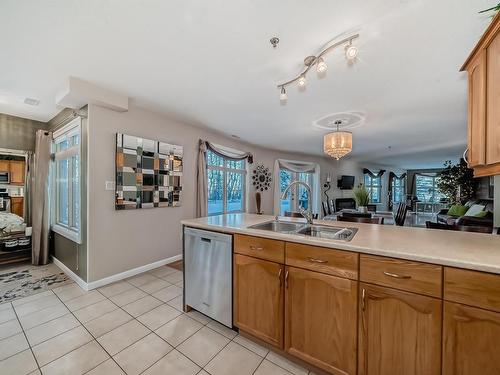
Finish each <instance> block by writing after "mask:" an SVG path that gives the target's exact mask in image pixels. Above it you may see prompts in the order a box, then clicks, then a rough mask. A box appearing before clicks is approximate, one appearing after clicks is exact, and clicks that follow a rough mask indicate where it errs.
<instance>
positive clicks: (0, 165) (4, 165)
mask: <svg viewBox="0 0 500 375" xmlns="http://www.w3.org/2000/svg"><path fill="white" fill-rule="evenodd" d="M0 172H9V161H8V160H0Z"/></svg>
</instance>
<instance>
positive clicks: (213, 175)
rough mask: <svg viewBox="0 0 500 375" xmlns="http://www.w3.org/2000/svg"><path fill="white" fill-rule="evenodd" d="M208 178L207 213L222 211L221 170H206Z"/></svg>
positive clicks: (212, 213)
mask: <svg viewBox="0 0 500 375" xmlns="http://www.w3.org/2000/svg"><path fill="white" fill-rule="evenodd" d="M207 178H208V214H209V215H214V214H220V213H223V212H224V205H223V201H222V200H223V193H224V191H223V189H224V187H223V172H222V171H219V170H215V169H208V170H207Z"/></svg>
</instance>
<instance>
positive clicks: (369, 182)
mask: <svg viewBox="0 0 500 375" xmlns="http://www.w3.org/2000/svg"><path fill="white" fill-rule="evenodd" d="M365 187H366V188H367V189H368V191H369V192H370V203H380V195H381V191H382V177H381V176H379V177H372V176H370V175H369V174H365Z"/></svg>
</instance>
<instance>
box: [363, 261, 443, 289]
mask: <svg viewBox="0 0 500 375" xmlns="http://www.w3.org/2000/svg"><path fill="white" fill-rule="evenodd" d="M359 261H360V280H361V281H364V282H368V283H373V284H378V285H383V286H388V287H391V288H396V289H401V290H405V291H408V292H415V293H421V294H425V295H429V296H433V297H441V296H442V273H443V267H441V266H436V265H433V264H427V263H420V262H413V261H409V260H402V259H395V258H386V257H379V256H374V255H364V254H361V256H360V260H359Z"/></svg>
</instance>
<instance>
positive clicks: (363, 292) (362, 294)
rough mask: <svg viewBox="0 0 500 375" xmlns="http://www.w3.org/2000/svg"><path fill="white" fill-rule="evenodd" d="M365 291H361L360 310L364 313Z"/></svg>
mask: <svg viewBox="0 0 500 375" xmlns="http://www.w3.org/2000/svg"><path fill="white" fill-rule="evenodd" d="M365 293H366V291H365V289H363V290H362V291H361V310H363V311H365Z"/></svg>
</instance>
